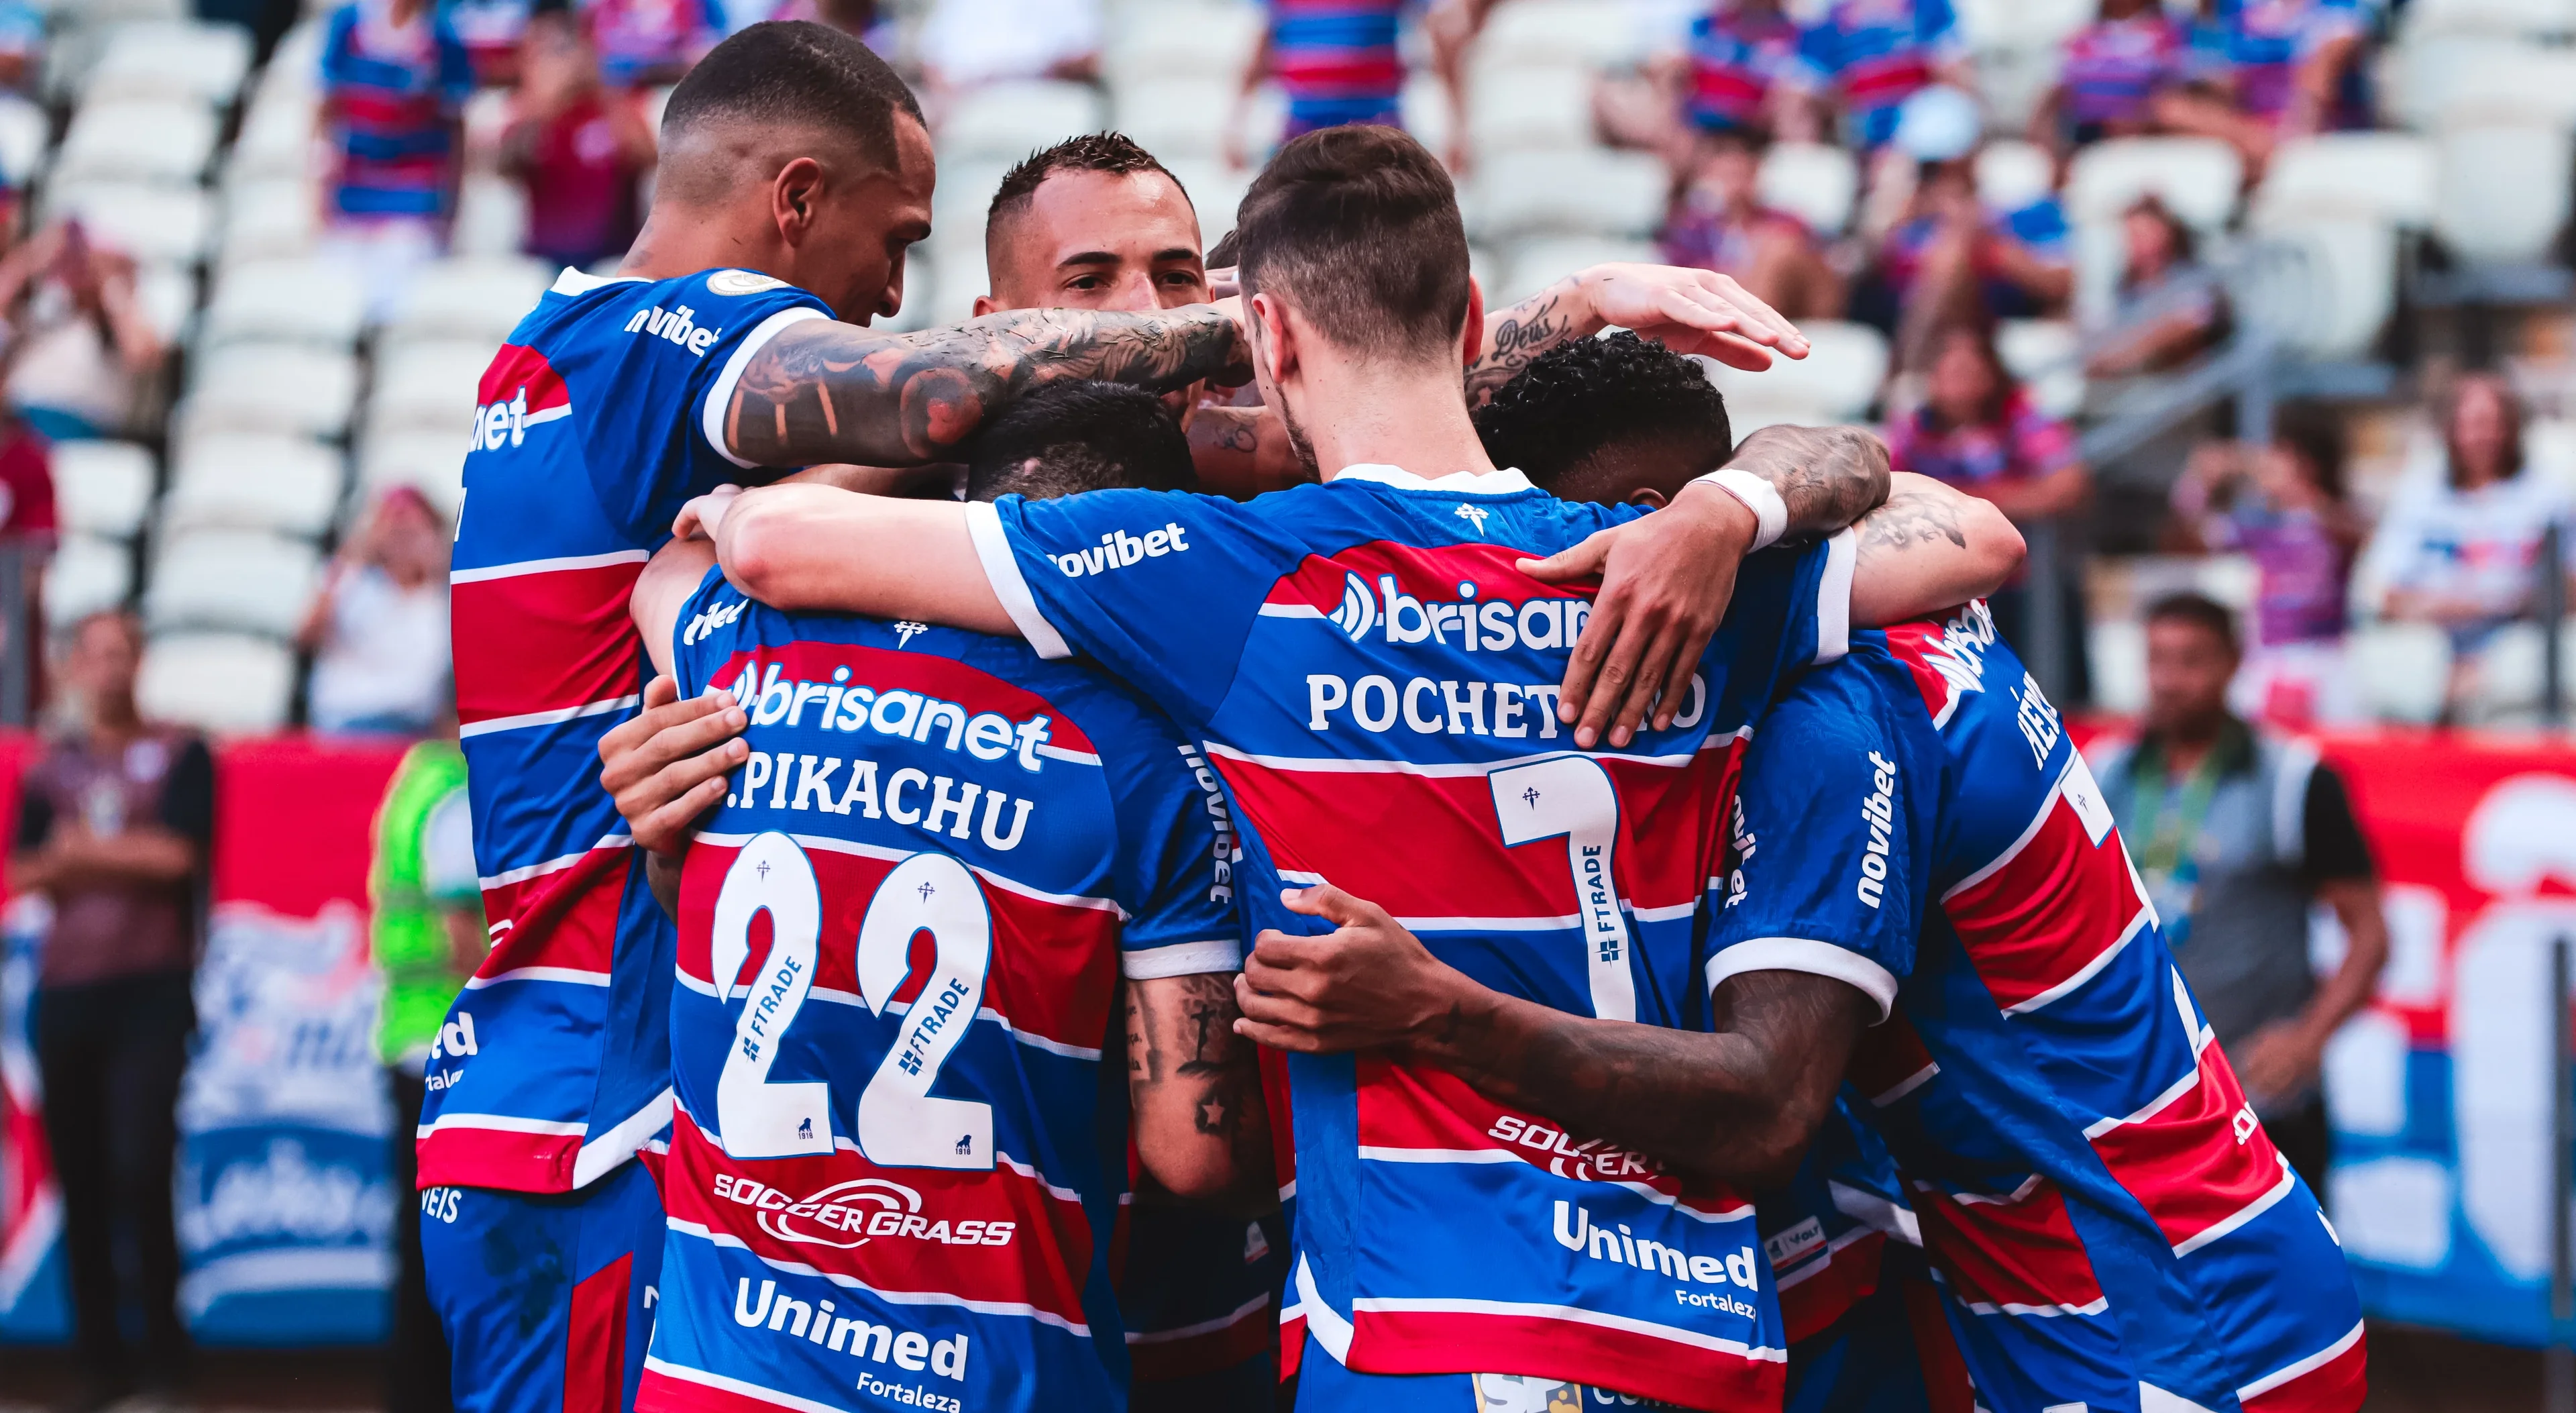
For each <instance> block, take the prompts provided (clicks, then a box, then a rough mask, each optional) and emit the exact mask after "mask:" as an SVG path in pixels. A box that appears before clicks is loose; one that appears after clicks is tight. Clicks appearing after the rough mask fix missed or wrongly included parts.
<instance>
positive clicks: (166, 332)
mask: <svg viewBox="0 0 2576 1413" xmlns="http://www.w3.org/2000/svg"><path fill="white" fill-rule="evenodd" d="M134 302H135V304H136V306H137V307H139V308H140V309H141V310H142V311H143V317H144V318H145V319H146V320H148V321H150V323H151V325H152V331H153V332H154V333H156V334H159V335H160V336H161V338H162V340H163V341H164V342H166V343H177V342H178V341H179V337H180V335H181V334H183V333H185V332H186V330H187V327H188V320H189V319H190V318H191V317H192V316H194V315H195V314H196V312H197V272H196V267H195V266H193V265H173V264H165V263H162V262H159V261H155V262H153V263H150V264H147V265H144V266H142V267H141V268H140V269H137V270H136V271H135V272H134Z"/></svg>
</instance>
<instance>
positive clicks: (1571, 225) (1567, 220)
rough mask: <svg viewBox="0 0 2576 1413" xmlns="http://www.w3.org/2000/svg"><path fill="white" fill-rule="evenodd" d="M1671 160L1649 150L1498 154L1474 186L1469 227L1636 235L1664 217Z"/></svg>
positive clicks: (1490, 232) (1478, 231) (1511, 232)
mask: <svg viewBox="0 0 2576 1413" xmlns="http://www.w3.org/2000/svg"><path fill="white" fill-rule="evenodd" d="M1665 182H1666V178H1665V175H1664V164H1663V163H1662V162H1660V161H1658V160H1656V159H1655V158H1654V157H1651V156H1649V155H1647V154H1646V153H1643V152H1617V151H1612V150H1611V149H1609V148H1603V147H1595V148H1578V149H1570V150H1566V151H1560V152H1504V153H1497V154H1494V155H1491V156H1488V157H1485V158H1484V159H1483V160H1481V161H1479V162H1478V163H1477V164H1476V169H1475V172H1474V174H1473V176H1472V178H1471V179H1470V181H1469V183H1468V188H1469V189H1468V192H1467V195H1468V196H1469V198H1470V199H1469V201H1468V203H1467V216H1468V230H1469V231H1470V232H1472V233H1473V234H1475V235H1477V236H1478V237H1480V238H1482V239H1488V240H1501V239H1507V238H1509V237H1511V236H1515V235H1538V234H1564V235H1629V236H1642V235H1645V234H1646V233H1648V232H1649V231H1652V230H1653V229H1654V228H1655V226H1656V224H1657V223H1658V222H1659V221H1660V220H1661V219H1662V218H1663V213H1664V193H1665Z"/></svg>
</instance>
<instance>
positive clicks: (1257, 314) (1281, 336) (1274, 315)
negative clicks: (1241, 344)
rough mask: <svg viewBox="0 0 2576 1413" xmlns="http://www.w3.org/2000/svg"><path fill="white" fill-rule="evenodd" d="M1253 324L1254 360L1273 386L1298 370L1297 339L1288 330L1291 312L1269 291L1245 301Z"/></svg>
mask: <svg viewBox="0 0 2576 1413" xmlns="http://www.w3.org/2000/svg"><path fill="white" fill-rule="evenodd" d="M1243 307H1244V311H1245V312H1246V313H1247V314H1248V315H1249V316H1250V317H1251V322H1252V329H1251V333H1252V356H1253V358H1254V359H1255V360H1256V361H1258V363H1259V364H1260V367H1261V372H1262V373H1263V375H1264V376H1266V377H1268V378H1269V379H1270V381H1271V383H1272V384H1273V385H1276V384H1278V383H1279V382H1281V381H1282V380H1284V379H1285V378H1286V377H1287V376H1288V374H1289V372H1290V371H1291V370H1293V369H1294V368H1296V366H1297V338H1296V334H1295V332H1294V331H1293V330H1291V329H1290V328H1289V327H1288V312H1287V310H1286V309H1285V308H1283V307H1282V306H1281V305H1280V303H1279V301H1278V300H1277V299H1276V298H1275V297H1273V296H1272V295H1271V293H1270V292H1269V291H1268V290H1264V291H1262V292H1261V293H1259V294H1256V295H1254V296H1252V297H1251V298H1250V299H1248V300H1245V301H1244V305H1243Z"/></svg>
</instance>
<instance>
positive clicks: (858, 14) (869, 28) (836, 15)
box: [768, 0, 895, 54]
mask: <svg viewBox="0 0 2576 1413" xmlns="http://www.w3.org/2000/svg"><path fill="white" fill-rule="evenodd" d="M877 9H878V6H877V0H778V6H777V8H776V9H774V10H772V11H770V13H769V16H768V18H770V19H773V20H811V21H813V22H814V23H815V24H818V25H830V26H831V27H832V28H834V29H837V30H839V31H840V32H841V33H843V34H846V35H850V36H852V37H853V38H856V39H860V40H863V41H865V42H866V44H867V46H868V47H869V48H870V49H873V50H875V51H877V52H878V53H880V54H891V53H892V52H894V39H895V37H894V35H893V34H892V33H891V31H890V26H888V25H887V24H886V23H885V22H884V21H883V20H882V19H881V18H880V16H879V15H878V13H877Z"/></svg>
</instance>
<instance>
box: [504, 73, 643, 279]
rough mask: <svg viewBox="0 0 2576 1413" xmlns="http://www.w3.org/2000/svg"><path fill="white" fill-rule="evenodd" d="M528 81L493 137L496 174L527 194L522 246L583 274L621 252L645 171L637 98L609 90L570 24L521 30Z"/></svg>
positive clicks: (631, 233)
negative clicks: (497, 142)
mask: <svg viewBox="0 0 2576 1413" xmlns="http://www.w3.org/2000/svg"><path fill="white" fill-rule="evenodd" d="M525 48H526V50H527V54H526V57H525V58H524V59H523V60H521V63H520V67H521V70H522V72H524V73H525V74H526V79H525V80H524V81H523V82H522V83H521V84H520V86H519V91H518V93H517V94H516V95H515V96H514V98H513V99H512V114H511V118H510V126H509V128H508V129H507V130H506V131H505V132H504V133H503V134H502V138H501V170H502V171H504V172H506V173H508V174H509V175H510V176H512V177H514V178H516V179H517V180H518V182H519V184H520V185H521V186H523V187H525V188H526V189H527V193H528V236H527V246H526V249H527V252H528V253H529V254H530V255H534V256H536V257H537V258H539V259H541V260H544V261H546V262H548V263H549V264H556V265H570V266H572V267H573V268H574V269H577V270H587V269H589V268H590V267H591V266H593V265H595V264H597V263H599V262H600V261H602V260H610V259H615V258H616V257H618V256H621V255H624V254H625V253H626V247H627V246H628V245H630V244H632V243H633V241H634V239H635V232H636V229H637V226H638V221H639V216H638V212H637V209H636V195H637V184H638V182H639V181H640V180H641V178H642V177H643V175H644V174H645V173H646V172H649V171H651V170H653V146H654V144H653V129H652V128H651V127H650V126H648V125H647V124H646V122H645V119H644V110H643V97H642V95H640V94H635V93H629V92H624V91H621V90H615V89H611V88H609V87H608V86H607V85H606V84H605V83H604V82H603V81H602V79H601V75H600V69H599V58H598V55H597V53H596V52H595V51H594V50H593V49H592V48H591V44H590V40H589V39H588V38H587V37H586V36H584V35H583V34H581V33H580V32H579V31H577V30H574V29H572V28H570V27H568V26H563V25H537V26H534V27H532V28H531V29H530V30H529V31H528V38H527V43H526V45H525Z"/></svg>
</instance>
